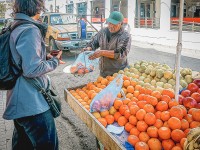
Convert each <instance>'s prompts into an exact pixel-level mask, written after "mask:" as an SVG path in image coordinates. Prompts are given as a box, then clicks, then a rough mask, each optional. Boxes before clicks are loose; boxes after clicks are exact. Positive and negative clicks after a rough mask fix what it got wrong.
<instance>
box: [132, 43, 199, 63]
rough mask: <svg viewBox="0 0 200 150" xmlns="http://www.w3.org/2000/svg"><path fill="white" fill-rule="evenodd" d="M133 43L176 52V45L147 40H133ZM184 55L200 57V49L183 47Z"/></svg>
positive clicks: (162, 50) (182, 53)
mask: <svg viewBox="0 0 200 150" xmlns="http://www.w3.org/2000/svg"><path fill="white" fill-rule="evenodd" d="M132 45H134V46H137V47H142V48H152V49H155V50H157V51H160V52H165V53H171V54H176V47H172V46H165V45H159V44H153V43H147V42H139V41H132ZM181 55H182V56H187V57H191V58H197V59H200V51H199V50H195V49H182V51H181Z"/></svg>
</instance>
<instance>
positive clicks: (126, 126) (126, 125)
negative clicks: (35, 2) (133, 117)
mask: <svg viewBox="0 0 200 150" xmlns="http://www.w3.org/2000/svg"><path fill="white" fill-rule="evenodd" d="M133 127H134V125H132V124H130V123H129V122H127V123H126V124H125V127H124V128H125V130H126V131H127V132H130V131H131V129H132V128H133Z"/></svg>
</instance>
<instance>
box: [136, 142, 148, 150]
mask: <svg viewBox="0 0 200 150" xmlns="http://www.w3.org/2000/svg"><path fill="white" fill-rule="evenodd" d="M135 149H136V150H149V146H148V145H147V144H146V143H145V142H137V143H136V144H135Z"/></svg>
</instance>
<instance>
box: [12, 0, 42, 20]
mask: <svg viewBox="0 0 200 150" xmlns="http://www.w3.org/2000/svg"><path fill="white" fill-rule="evenodd" d="M43 10H44V0H15V2H14V6H13V13H14V14H15V13H23V14H26V15H28V16H29V17H33V16H35V15H37V14H39V13H41V12H42V11H43Z"/></svg>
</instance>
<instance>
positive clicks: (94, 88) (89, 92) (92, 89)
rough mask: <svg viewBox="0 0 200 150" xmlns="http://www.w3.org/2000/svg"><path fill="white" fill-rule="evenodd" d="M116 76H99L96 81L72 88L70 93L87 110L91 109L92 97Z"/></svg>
mask: <svg viewBox="0 0 200 150" xmlns="http://www.w3.org/2000/svg"><path fill="white" fill-rule="evenodd" d="M113 79H114V77H112V76H107V77H106V78H103V77H98V78H97V80H96V81H95V82H89V83H88V84H87V85H86V86H84V87H82V88H77V89H76V90H70V93H71V94H72V95H73V96H74V97H75V99H77V100H78V101H79V102H80V103H81V104H82V105H83V106H84V107H85V108H86V109H87V110H90V103H91V102H92V99H93V98H94V97H95V96H96V95H97V94H98V93H99V92H100V91H101V90H102V89H104V88H105V87H106V86H107V85H108V84H109V83H110V82H111V81H112V80H113Z"/></svg>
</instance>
